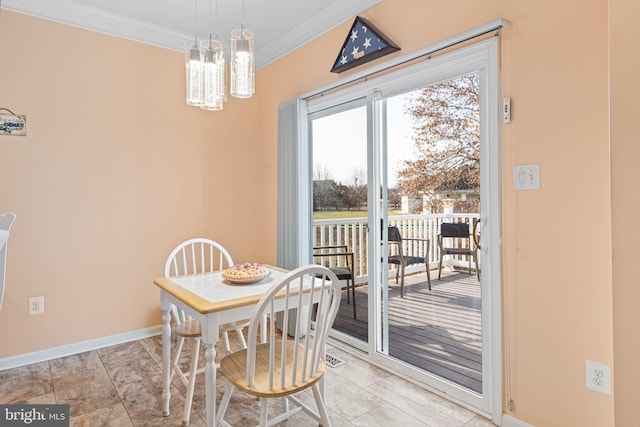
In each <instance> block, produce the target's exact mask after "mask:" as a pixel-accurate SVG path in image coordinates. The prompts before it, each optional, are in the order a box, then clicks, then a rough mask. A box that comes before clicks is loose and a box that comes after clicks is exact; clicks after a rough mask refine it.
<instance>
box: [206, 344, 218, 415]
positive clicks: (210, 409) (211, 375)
mask: <svg viewBox="0 0 640 427" xmlns="http://www.w3.org/2000/svg"><path fill="white" fill-rule="evenodd" d="M205 348H206V350H205V352H204V359H205V362H206V363H205V368H204V369H205V373H204V374H205V396H206V405H207V406H206V408H207V427H215V421H216V420H215V418H216V364H215V360H216V349H215V343H211V342H207V343H205Z"/></svg>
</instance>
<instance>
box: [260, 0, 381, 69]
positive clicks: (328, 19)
mask: <svg viewBox="0 0 640 427" xmlns="http://www.w3.org/2000/svg"><path fill="white" fill-rule="evenodd" d="M382 2H383V0H341V1H340V2H337V4H336V5H335V6H333V7H331V8H328V9H325V10H323V11H322V12H321V13H319V14H316V15H315V16H314V17H313V18H312V19H309V20H307V21H305V22H302V23H301V24H299V25H297V26H296V27H294V28H293V29H292V30H291V31H288V32H287V33H286V34H283V35H282V36H281V37H279V38H277V39H276V40H274V41H273V42H272V43H269V44H268V45H267V46H264V47H262V48H260V50H259V51H258V52H256V67H257V68H262V67H264V66H266V65H269V64H270V63H272V62H274V61H276V60H278V59H280V58H282V57H283V56H285V55H287V54H288V53H290V52H292V51H294V50H296V49H297V48H299V47H300V46H302V45H304V44H307V43H308V42H310V41H311V40H313V39H315V38H316V37H319V36H320V35H322V34H324V33H326V32H329V31H331V30H332V29H334V28H336V27H337V26H338V25H340V24H342V23H343V22H345V21H347V20H350V19H354V18H355V17H356V16H357V15H359V14H360V13H362V12H364V11H365V10H367V9H370V8H372V7H373V6H375V5H377V4H379V3H382Z"/></svg>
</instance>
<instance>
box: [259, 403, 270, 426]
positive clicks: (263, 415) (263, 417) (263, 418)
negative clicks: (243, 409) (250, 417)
mask: <svg viewBox="0 0 640 427" xmlns="http://www.w3.org/2000/svg"><path fill="white" fill-rule="evenodd" d="M268 402H269V399H266V398H262V400H261V401H260V427H267V421H268V420H267V403H268Z"/></svg>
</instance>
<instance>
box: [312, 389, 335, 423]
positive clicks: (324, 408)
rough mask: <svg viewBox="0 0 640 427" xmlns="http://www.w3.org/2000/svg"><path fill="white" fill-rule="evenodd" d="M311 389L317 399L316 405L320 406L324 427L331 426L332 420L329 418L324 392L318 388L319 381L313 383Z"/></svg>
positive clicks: (319, 410)
mask: <svg viewBox="0 0 640 427" xmlns="http://www.w3.org/2000/svg"><path fill="white" fill-rule="evenodd" d="M311 390H312V391H313V397H314V398H315V400H316V406H317V407H318V413H319V415H320V420H321V424H322V427H331V420H329V413H328V411H327V406H326V405H325V403H324V399H323V398H322V393H320V389H319V388H318V383H316V384H314V385H312V386H311Z"/></svg>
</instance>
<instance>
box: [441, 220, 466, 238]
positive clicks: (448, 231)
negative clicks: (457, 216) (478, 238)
mask: <svg viewBox="0 0 640 427" xmlns="http://www.w3.org/2000/svg"><path fill="white" fill-rule="evenodd" d="M440 235H441V236H442V237H461V238H468V237H469V236H470V233H469V224H466V223H464V222H455V223H451V222H443V223H442V225H440Z"/></svg>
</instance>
